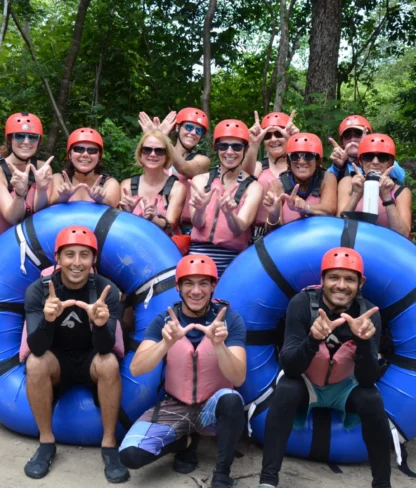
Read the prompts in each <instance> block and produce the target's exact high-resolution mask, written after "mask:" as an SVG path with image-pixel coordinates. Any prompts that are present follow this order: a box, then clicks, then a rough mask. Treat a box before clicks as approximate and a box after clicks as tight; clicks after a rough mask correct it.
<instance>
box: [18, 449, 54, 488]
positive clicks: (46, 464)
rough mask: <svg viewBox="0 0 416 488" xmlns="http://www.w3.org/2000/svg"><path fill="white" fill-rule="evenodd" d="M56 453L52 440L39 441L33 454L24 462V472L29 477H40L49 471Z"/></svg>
mask: <svg viewBox="0 0 416 488" xmlns="http://www.w3.org/2000/svg"><path fill="white" fill-rule="evenodd" d="M55 454H56V444H55V443H54V442H45V443H41V444H40V445H39V447H38V449H37V451H36V452H35V454H34V456H33V457H32V458H31V459H30V460H29V461H28V462H27V463H26V466H25V474H26V476H29V478H34V479H40V478H43V477H44V476H46V475H47V474H48V473H49V470H50V468H51V464H52V461H53V458H54V457H55Z"/></svg>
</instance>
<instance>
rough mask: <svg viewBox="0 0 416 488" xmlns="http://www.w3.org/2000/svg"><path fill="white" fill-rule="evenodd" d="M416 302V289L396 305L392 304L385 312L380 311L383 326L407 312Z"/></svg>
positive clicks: (384, 309)
mask: <svg viewBox="0 0 416 488" xmlns="http://www.w3.org/2000/svg"><path fill="white" fill-rule="evenodd" d="M415 302H416V288H414V289H413V290H412V291H411V292H409V293H408V294H407V295H406V296H404V297H403V298H401V299H400V300H398V301H397V302H395V303H392V304H391V305H389V306H388V307H386V308H383V310H380V315H381V320H382V322H383V324H386V323H387V322H390V320H393V319H394V318H395V317H397V316H398V315H400V314H401V313H403V312H404V311H405V310H407V309H408V308H409V307H410V306H412V305H413V304H414V303H415Z"/></svg>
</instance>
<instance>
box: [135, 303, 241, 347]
mask: <svg viewBox="0 0 416 488" xmlns="http://www.w3.org/2000/svg"><path fill="white" fill-rule="evenodd" d="M216 316H217V306H216V305H215V304H212V303H211V307H210V309H209V310H208V312H207V313H206V314H205V315H202V316H201V317H188V316H187V315H185V314H184V313H183V312H182V307H179V312H178V314H177V317H178V320H179V323H180V324H181V325H182V327H186V326H187V325H189V324H201V325H205V326H209V325H210V324H212V322H213V321H214V320H215V317H216ZM169 320H170V315H169V313H168V312H167V311H166V312H163V313H161V314H159V315H157V316H156V317H155V318H154V319H153V320H152V321H151V322H150V323H149V325H148V326H147V328H146V331H145V333H144V340H145V341H155V342H160V341H161V340H162V339H163V337H162V329H163V327H164V326H165V323H166V322H168V321H169ZM224 321H225V323H226V326H227V330H228V336H227V338H226V339H225V341H224V343H225V345H226V346H227V347H232V346H239V347H244V348H245V345H246V327H245V324H244V321H243V319H242V317H241V316H240V315H239V314H238V313H237V312H235V311H234V310H232V309H230V308H228V309H227V312H226V314H225V317H224ZM186 337H187V338H188V339H189V340H190V341H191V342H192V344H193V345H194V346H195V347H197V346H198V344H199V343H200V342H201V341H202V339H203V338H204V333H203V332H202V331H200V330H197V329H193V330H190V331H189V332H188V333H187V334H186Z"/></svg>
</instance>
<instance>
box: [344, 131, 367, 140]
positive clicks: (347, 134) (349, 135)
mask: <svg viewBox="0 0 416 488" xmlns="http://www.w3.org/2000/svg"><path fill="white" fill-rule="evenodd" d="M363 135H364V131H362V130H360V129H347V130H345V131H344V132H343V133H342V137H345V139H351V138H353V137H355V138H357V139H358V138H360V137H363Z"/></svg>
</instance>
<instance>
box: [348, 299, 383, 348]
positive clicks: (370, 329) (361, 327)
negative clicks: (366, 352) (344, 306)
mask: <svg viewBox="0 0 416 488" xmlns="http://www.w3.org/2000/svg"><path fill="white" fill-rule="evenodd" d="M377 312H378V307H373V308H371V309H370V310H367V312H365V313H363V314H362V315H360V316H359V317H358V318H356V319H353V318H352V317H351V315H348V314H347V313H342V314H341V317H342V318H343V319H345V320H346V321H347V322H348V325H349V326H350V329H351V332H352V333H353V334H354V335H355V336H357V337H359V338H360V339H363V340H365V341H366V340H368V339H370V337H372V336H373V335H374V334H375V333H376V328H375V327H374V324H373V322H371V320H370V317H372V316H373V315H374V314H375V313H377Z"/></svg>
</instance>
